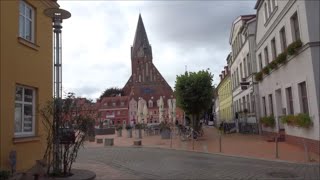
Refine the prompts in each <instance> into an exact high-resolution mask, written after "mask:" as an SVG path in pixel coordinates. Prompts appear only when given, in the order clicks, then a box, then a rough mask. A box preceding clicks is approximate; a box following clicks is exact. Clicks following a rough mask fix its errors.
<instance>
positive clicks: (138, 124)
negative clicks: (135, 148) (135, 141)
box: [134, 123, 144, 139]
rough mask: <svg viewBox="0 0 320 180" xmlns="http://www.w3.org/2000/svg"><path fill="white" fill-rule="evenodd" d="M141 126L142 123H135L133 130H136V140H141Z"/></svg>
mask: <svg viewBox="0 0 320 180" xmlns="http://www.w3.org/2000/svg"><path fill="white" fill-rule="evenodd" d="M143 127H144V126H143V124H142V123H137V124H136V125H135V126H134V128H135V129H137V130H138V138H139V139H141V138H142V129H143Z"/></svg>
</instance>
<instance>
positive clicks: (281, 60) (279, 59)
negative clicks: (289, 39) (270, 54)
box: [276, 51, 287, 64]
mask: <svg viewBox="0 0 320 180" xmlns="http://www.w3.org/2000/svg"><path fill="white" fill-rule="evenodd" d="M276 61H277V63H278V64H284V63H286V61H287V52H286V51H285V52H283V53H281V54H279V55H278V57H277V59H276Z"/></svg>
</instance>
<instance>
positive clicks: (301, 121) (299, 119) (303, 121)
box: [296, 113, 312, 128]
mask: <svg viewBox="0 0 320 180" xmlns="http://www.w3.org/2000/svg"><path fill="white" fill-rule="evenodd" d="M296 124H297V125H298V126H299V127H304V128H308V127H310V126H311V125H312V121H311V118H310V116H309V115H308V114H305V113H300V114H298V115H297V116H296Z"/></svg>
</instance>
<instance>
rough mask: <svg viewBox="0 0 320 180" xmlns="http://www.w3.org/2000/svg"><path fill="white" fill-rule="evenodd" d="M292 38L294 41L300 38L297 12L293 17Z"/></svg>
mask: <svg viewBox="0 0 320 180" xmlns="http://www.w3.org/2000/svg"><path fill="white" fill-rule="evenodd" d="M291 28H292V39H293V41H296V40H299V39H300V29H299V21H298V15H297V12H295V13H294V15H293V16H292V17H291Z"/></svg>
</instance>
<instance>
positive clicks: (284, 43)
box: [280, 27, 287, 52]
mask: <svg viewBox="0 0 320 180" xmlns="http://www.w3.org/2000/svg"><path fill="white" fill-rule="evenodd" d="M280 41H281V50H282V52H284V51H285V49H286V48H287V39H286V29H285V28H284V27H283V28H282V29H281V30H280Z"/></svg>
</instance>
